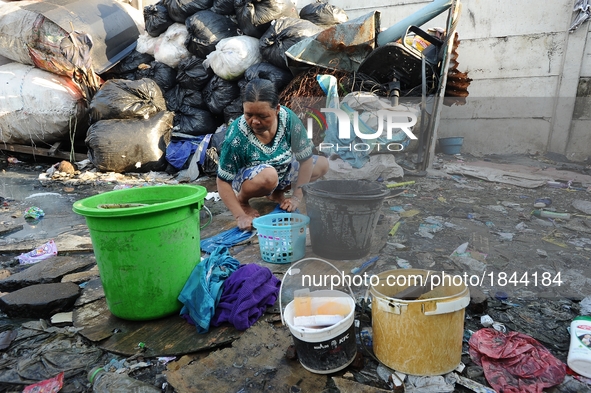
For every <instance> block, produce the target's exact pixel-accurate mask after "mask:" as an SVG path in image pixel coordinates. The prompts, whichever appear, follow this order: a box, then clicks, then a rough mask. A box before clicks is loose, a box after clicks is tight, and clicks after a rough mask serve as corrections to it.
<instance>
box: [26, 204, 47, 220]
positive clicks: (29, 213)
mask: <svg viewBox="0 0 591 393" xmlns="http://www.w3.org/2000/svg"><path fill="white" fill-rule="evenodd" d="M44 216H45V212H44V211H43V210H41V209H40V208H38V207H36V206H32V207H30V208H28V209H27V210H26V211H25V214H24V218H25V220H26V219H32V220H38V219H40V218H42V217H44Z"/></svg>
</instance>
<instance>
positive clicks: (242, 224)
mask: <svg viewBox="0 0 591 393" xmlns="http://www.w3.org/2000/svg"><path fill="white" fill-rule="evenodd" d="M252 220H253V217H252V216H249V215H248V214H243V215H240V216H238V217H237V218H236V225H237V226H238V229H240V230H241V231H252Z"/></svg>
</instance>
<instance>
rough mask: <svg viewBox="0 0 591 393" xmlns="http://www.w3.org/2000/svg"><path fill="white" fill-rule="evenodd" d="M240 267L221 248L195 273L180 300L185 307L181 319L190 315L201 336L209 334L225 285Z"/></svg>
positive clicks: (223, 248) (186, 284)
mask: <svg viewBox="0 0 591 393" xmlns="http://www.w3.org/2000/svg"><path fill="white" fill-rule="evenodd" d="M239 266H240V262H238V260H236V259H235V258H233V257H232V256H231V255H230V253H229V252H228V249H227V248H226V247H218V248H216V249H215V250H214V252H213V253H211V255H210V256H209V257H208V258H205V259H204V260H203V261H201V262H200V263H199V264H197V266H195V268H194V269H193V271H192V272H191V275H190V276H189V279H188V280H187V282H186V283H185V286H184V287H183V290H182V291H181V293H180V295H179V297H178V299H179V301H180V302H181V303H183V304H184V306H183V308H182V309H181V312H180V315H181V316H184V317H185V316H187V315H188V317H189V318H190V320H191V322H193V323H194V324H195V326H196V327H197V332H199V333H207V332H208V331H209V324H210V321H211V318H212V317H213V315H214V313H215V309H216V306H217V304H218V302H219V301H220V297H221V295H222V286H223V284H224V281H225V280H226V279H227V278H228V277H229V276H230V275H231V274H232V273H233V272H234V271H236V269H238V267H239Z"/></svg>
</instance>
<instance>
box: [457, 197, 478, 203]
mask: <svg viewBox="0 0 591 393" xmlns="http://www.w3.org/2000/svg"><path fill="white" fill-rule="evenodd" d="M455 201H456V202H459V203H467V204H473V203H476V200H475V199H470V198H456V199H455Z"/></svg>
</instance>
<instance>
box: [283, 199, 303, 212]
mask: <svg viewBox="0 0 591 393" xmlns="http://www.w3.org/2000/svg"><path fill="white" fill-rule="evenodd" d="M301 202H302V200H301V199H300V198H299V197H297V196H295V195H293V196H292V197H291V198H289V199H285V200H283V202H282V203H281V205H280V206H279V207H281V208H282V209H283V210H285V211H288V212H290V213H291V212H293V211H295V210H296V209H297V208H298V206H300V203H301Z"/></svg>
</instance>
